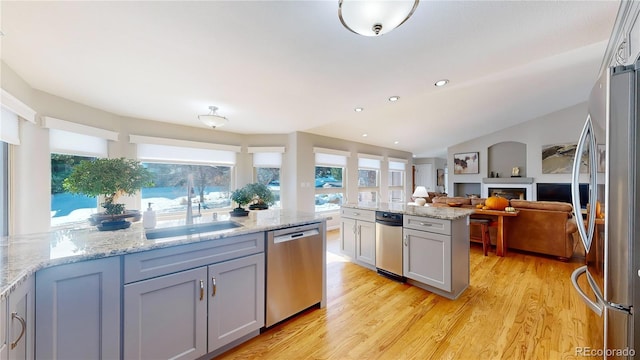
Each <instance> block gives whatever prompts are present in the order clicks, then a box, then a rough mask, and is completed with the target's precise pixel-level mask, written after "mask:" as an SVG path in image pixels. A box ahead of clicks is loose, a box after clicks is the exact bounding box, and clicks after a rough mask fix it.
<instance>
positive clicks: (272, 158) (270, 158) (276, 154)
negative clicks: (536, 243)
mask: <svg viewBox="0 0 640 360" xmlns="http://www.w3.org/2000/svg"><path fill="white" fill-rule="evenodd" d="M283 152H284V147H249V153H250V154H253V167H272V168H279V167H282V153H283Z"/></svg>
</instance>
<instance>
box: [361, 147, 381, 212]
mask: <svg viewBox="0 0 640 360" xmlns="http://www.w3.org/2000/svg"><path fill="white" fill-rule="evenodd" d="M379 173H380V157H378V156H375V155H364V154H358V202H365V203H366V202H378V191H379V179H380V177H379Z"/></svg>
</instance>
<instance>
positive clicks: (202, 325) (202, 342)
mask: <svg viewBox="0 0 640 360" xmlns="http://www.w3.org/2000/svg"><path fill="white" fill-rule="evenodd" d="M206 282H207V268H206V267H199V268H196V269H193V270H187V271H181V272H178V273H175V274H171V275H165V276H161V277H157V278H153V279H149V280H144V281H139V282H135V283H131V284H128V285H125V286H124V340H123V341H124V355H123V357H124V358H125V359H195V358H197V357H199V356H202V355H204V354H206V353H207V343H206V341H207V294H206V292H207V289H206ZM87 359H88V358H87Z"/></svg>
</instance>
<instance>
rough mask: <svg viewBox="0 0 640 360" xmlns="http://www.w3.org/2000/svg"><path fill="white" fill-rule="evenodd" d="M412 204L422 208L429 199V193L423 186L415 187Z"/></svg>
mask: <svg viewBox="0 0 640 360" xmlns="http://www.w3.org/2000/svg"><path fill="white" fill-rule="evenodd" d="M412 196H413V202H415V203H416V204H417V205H418V206H424V204H426V203H427V199H425V198H428V197H429V193H428V192H427V189H425V187H424V186H416V190H415V191H414V192H413V195H412Z"/></svg>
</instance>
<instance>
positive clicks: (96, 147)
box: [43, 117, 118, 226]
mask: <svg viewBox="0 0 640 360" xmlns="http://www.w3.org/2000/svg"><path fill="white" fill-rule="evenodd" d="M43 121H44V127H46V128H48V129H49V148H50V152H51V226H60V225H64V224H68V223H72V222H79V221H85V220H86V219H87V218H88V217H89V215H90V214H92V213H96V212H98V211H99V210H98V199H97V198H95V197H88V196H83V195H78V194H71V193H69V192H67V191H65V190H64V188H63V187H62V183H63V181H64V179H65V178H66V177H67V176H69V174H70V173H71V171H72V169H73V167H74V166H76V165H78V164H79V163H80V161H82V160H89V161H90V160H93V159H96V158H106V157H107V155H108V154H107V148H108V141H109V140H112V141H114V140H117V139H118V133H116V132H113V131H109V130H104V129H99V128H94V127H91V126H86V125H81V124H77V123H73V122H69V121H65V120H60V119H56V118H51V117H45V118H44V119H43Z"/></svg>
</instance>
